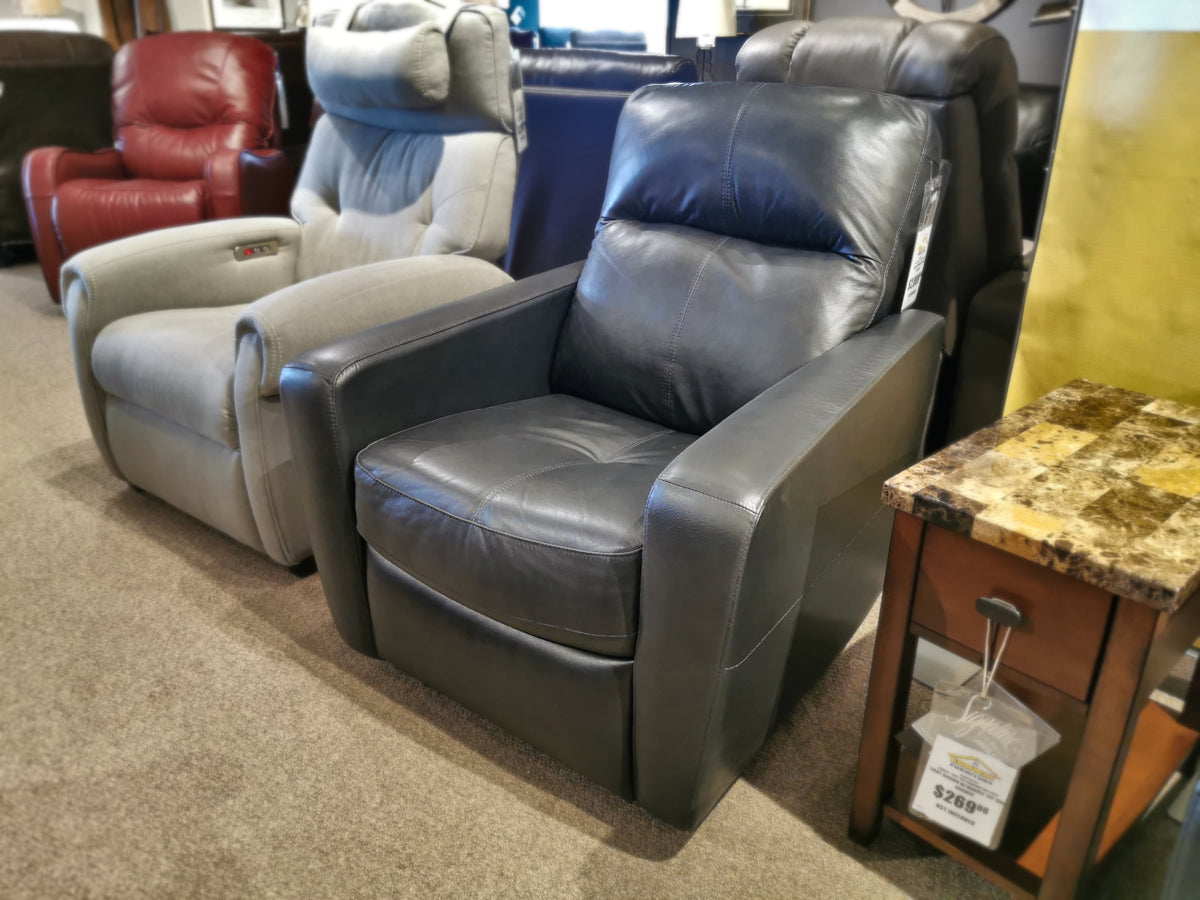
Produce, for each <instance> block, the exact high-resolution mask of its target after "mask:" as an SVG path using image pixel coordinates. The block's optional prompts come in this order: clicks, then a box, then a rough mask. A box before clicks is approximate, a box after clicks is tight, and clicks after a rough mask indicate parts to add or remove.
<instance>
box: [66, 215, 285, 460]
mask: <svg viewBox="0 0 1200 900" xmlns="http://www.w3.org/2000/svg"><path fill="white" fill-rule="evenodd" d="M268 241H277V242H278V244H279V252H278V254H277V255H276V256H262V257H258V258H252V259H247V260H246V261H244V262H238V260H237V258H236V257H235V254H234V248H235V247H238V246H241V245H244V244H259V243H265V242H268ZM299 250H300V226H299V225H298V224H297V223H296V222H294V221H292V220H291V219H282V218H270V219H267V218H263V219H221V220H219V221H215V222H200V223H198V224H196V225H184V226H181V227H179V228H166V229H163V230H161V231H151V232H147V233H145V234H138V235H134V236H133V237H127V238H123V239H122V240H119V241H113V242H111V243H108V244H101V245H100V246H98V247H92V248H90V249H88V250H84V251H83V252H81V253H77V254H75V255H74V256H73V257H71V258H70V259H69V260H67V262H66V264H65V265H64V266H63V270H62V281H61V284H62V295H63V312H64V313H65V314H66V316H67V321H68V324H69V327H70V333H71V349H72V351H73V352H74V355H75V377H76V378H77V379H78V380H79V391H80V395H81V397H82V398H83V407H84V410H85V412H86V413H87V418H88V424H89V425H90V426H91V429H92V435H93V436H94V437H95V439H96V444H97V445H98V446H99V448H100V452H101V454H102V455H103V456H104V459H105V462H107V463H108V465H109V467H110V468H111V469H113V471H114V472H115V471H117V469H116V464H115V463H114V461H113V459H112V454H111V452H110V451H109V448H108V430H107V427H106V425H105V422H104V403H105V401H104V391H103V390H102V389H101V388H100V386H99V385H98V384H97V383H96V380H95V378H94V377H93V375H92V344H93V343H94V342H95V340H96V336H97V335H98V334H99V333H100V332H101V331H102V330H103V329H104V327H105V326H106V325H108V324H110V323H111V322H115V321H116V320H117V319H123V318H125V317H126V316H131V315H135V314H137V313H143V312H151V311H153V310H160V309H182V308H187V307H202V306H232V305H234V304H238V303H249V302H250V301H251V300H254V299H257V298H258V297H261V296H263V295H264V294H269V293H271V292H272V291H277V290H279V288H281V287H283V286H285V285H288V284H291V283H292V282H293V281H294V280H295V277H296V257H297V255H298V253H299Z"/></svg>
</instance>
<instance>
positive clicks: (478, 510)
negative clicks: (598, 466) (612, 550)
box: [471, 459, 599, 525]
mask: <svg viewBox="0 0 1200 900" xmlns="http://www.w3.org/2000/svg"><path fill="white" fill-rule="evenodd" d="M594 462H599V460H594V459H573V460H570V461H568V462H561V463H552V464H550V465H548V466H542V467H541V468H538V469H533V470H531V471H529V472H522V473H521V474H520V475H514V476H513V477H512V478H509V479H508V480H506V481H502V482H500V483H499V484H498V485H496V486H495V487H494V488H492V489H491V490H490V491H488V492H487V494H485V495H484V497H483V499H482V500H480V501H479V505H478V506H476V507H475V513H474V514H473V515H472V516H471V521H472V522H473V523H474V524H476V525H479V524H481V523H480V521H479V517H480V515H482V514H483V511H484V509H486V508H487V505H488V504H489V503H491V502H492V500H494V499H495V498H496V496H497V495H498V494H500V493H502V492H503V491H506V490H508V489H509V488H510V487H512V486H513V485H515V484H520V483H521V482H522V481H524V480H526V479H527V478H536V477H537V476H538V475H542V474H544V473H546V472H553V471H554V470H555V469H569V468H571V467H572V466H583V465H587V464H589V463H594Z"/></svg>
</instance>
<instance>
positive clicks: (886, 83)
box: [883, 27, 916, 93]
mask: <svg viewBox="0 0 1200 900" xmlns="http://www.w3.org/2000/svg"><path fill="white" fill-rule="evenodd" d="M915 30H916V28H915V27H913V28H909V29H908V31H906V32H905V33H904V36H903V37H902V38H900V41H899V43H897V44H896V46H895V47H893V48H892V59H891V62H889V63H888V70H887V74H885V75H884V76H883V90H885V91H888V92H889V93H890V90H889V88H890V87H891V84H892V70H893V69H895V68H896V60H898V59H899V58H900V48H901V47H903V46H904V45H905V44H906V43H908V39H909V38H910V37H911V36H912V33H913V32H914V31H915Z"/></svg>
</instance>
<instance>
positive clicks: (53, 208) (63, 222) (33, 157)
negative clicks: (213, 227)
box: [22, 32, 294, 302]
mask: <svg viewBox="0 0 1200 900" xmlns="http://www.w3.org/2000/svg"><path fill="white" fill-rule="evenodd" d="M112 87H113V100H112V108H113V132H114V135H115V137H116V147H115V148H113V149H106V150H99V151H96V152H92V153H87V152H80V151H76V150H70V149H67V148H65V147H42V148H39V149H37V150H31V151H30V152H29V153H28V154H27V155H26V157H25V162H24V166H23V169H22V185H23V188H24V192H25V206H26V209H27V210H28V212H29V221H30V225H31V227H32V230H33V239H34V245H35V247H36V249H37V255H38V260H39V261H40V262H41V264H42V273H43V274H44V275H45V277H46V285H47V286H48V287H49V288H50V295H51V297H53V298H54V300H55V302H59V299H60V298H59V284H58V273H59V269H60V268H61V266H62V263H63V261H64V260H65V259H66V258H68V257H70V256H71V255H73V254H75V253H78V252H79V251H80V250H84V249H86V248H88V247H93V246H95V245H97V244H102V243H105V242H106V241H111V240H115V239H116V238H121V237H127V236H129V235H132V234H139V233H141V232H144V231H150V230H153V229H156V228H167V227H170V226H174V225H184V224H188V223H191V222H199V221H202V220H204V219H221V218H227V217H230V216H240V215H266V214H272V213H284V212H286V211H287V206H288V200H289V197H290V194H291V188H292V182H293V180H294V174H293V170H292V167H291V165H290V164H289V163H288V162H287V159H286V158H285V157H284V155H283V153H282V152H281V151H279V150H275V149H270V148H272V147H274V146H277V145H278V142H279V134H278V132H279V129H278V113H277V110H276V108H275V53H274V52H273V51H272V50H271V48H270V47H268V46H267V45H265V44H263V43H262V42H260V41H256V40H254V39H252V38H245V37H238V36H235V35H229V34H221V33H217V32H180V33H178V34H163V35H155V36H153V37H147V38H142V39H141V40H137V41H133V42H132V43H130V44H127V45H126V46H125V47H123V48H122V49H121V51H120V52H119V53H118V54H117V57H116V60H115V61H114V63H113V75H112Z"/></svg>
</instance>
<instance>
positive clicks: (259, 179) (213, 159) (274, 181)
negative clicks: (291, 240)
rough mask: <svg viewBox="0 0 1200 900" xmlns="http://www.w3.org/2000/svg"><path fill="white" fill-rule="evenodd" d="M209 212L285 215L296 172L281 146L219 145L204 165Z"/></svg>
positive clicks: (211, 215) (217, 215)
mask: <svg viewBox="0 0 1200 900" xmlns="http://www.w3.org/2000/svg"><path fill="white" fill-rule="evenodd" d="M204 181H205V183H206V184H207V185H208V216H209V218H211V219H228V218H233V217H234V216H286V215H287V213H288V205H289V203H290V202H291V197H292V187H293V185H294V184H295V181H296V172H295V170H294V169H293V168H292V164H291V163H290V162H288V158H287V157H286V156H285V155H284V153H283V151H282V150H231V149H228V148H221V149H219V150H217V151H215V152H214V153H213V155H212V156H210V157H209V158H208V162H207V163H205V165H204Z"/></svg>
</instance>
